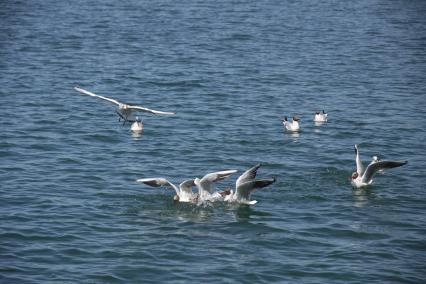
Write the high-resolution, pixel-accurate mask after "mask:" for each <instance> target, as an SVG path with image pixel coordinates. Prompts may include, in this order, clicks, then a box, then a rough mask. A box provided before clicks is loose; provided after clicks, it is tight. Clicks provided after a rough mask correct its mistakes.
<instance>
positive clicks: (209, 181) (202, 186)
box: [194, 170, 237, 202]
mask: <svg viewBox="0 0 426 284" xmlns="http://www.w3.org/2000/svg"><path fill="white" fill-rule="evenodd" d="M236 172H237V170H226V171H220V172H214V173H209V174H206V175H205V176H204V177H203V178H201V179H199V178H195V179H194V183H195V185H196V186H197V187H198V198H199V202H205V201H212V202H213V201H221V200H223V199H224V197H225V196H226V195H227V194H229V193H230V191H229V190H224V191H220V192H218V191H216V192H213V188H214V183H215V182H217V181H219V180H223V179H225V178H227V177H229V176H231V175H232V174H233V173H236Z"/></svg>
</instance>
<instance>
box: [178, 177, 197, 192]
mask: <svg viewBox="0 0 426 284" xmlns="http://www.w3.org/2000/svg"><path fill="white" fill-rule="evenodd" d="M194 185H195V183H194V180H193V179H189V180H185V181H183V182H182V183H181V184H180V185H179V188H180V190H181V191H183V192H185V193H188V194H192V193H193V192H192V187H193V186H194Z"/></svg>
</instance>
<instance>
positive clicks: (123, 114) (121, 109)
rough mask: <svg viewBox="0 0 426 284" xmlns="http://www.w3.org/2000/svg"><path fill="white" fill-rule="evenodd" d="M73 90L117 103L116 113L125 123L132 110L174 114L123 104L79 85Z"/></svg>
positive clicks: (129, 117)
mask: <svg viewBox="0 0 426 284" xmlns="http://www.w3.org/2000/svg"><path fill="white" fill-rule="evenodd" d="M74 90H76V91H78V92H80V93H82V94H85V95H89V96H91V97H96V98H100V99H102V100H105V101H109V102H111V103H113V104H116V105H118V109H117V110H116V113H117V114H118V116H119V117H120V118H121V119H123V121H124V122H123V124H124V123H126V122H127V121H129V120H131V119H132V112H133V111H134V112H148V113H152V114H162V115H174V114H175V113H174V112H165V111H159V110H153V109H149V108H146V107H142V106H134V105H129V104H125V103H121V102H119V101H117V100H114V99H110V98H107V97H103V96H99V95H96V94H94V93H92V92H89V91H87V90H84V89H82V88H79V87H74ZM120 118H119V119H118V121H120Z"/></svg>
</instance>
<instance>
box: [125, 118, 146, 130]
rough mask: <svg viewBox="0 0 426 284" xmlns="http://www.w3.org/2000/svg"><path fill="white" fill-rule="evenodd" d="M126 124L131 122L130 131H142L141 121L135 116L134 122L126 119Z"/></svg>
mask: <svg viewBox="0 0 426 284" xmlns="http://www.w3.org/2000/svg"><path fill="white" fill-rule="evenodd" d="M127 121H128V122H131V123H132V125H131V126H130V130H131V131H133V132H140V131H142V129H143V123H142V119H140V118H139V117H138V116H136V118H135V120H131V119H128V120H127Z"/></svg>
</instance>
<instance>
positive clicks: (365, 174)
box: [351, 144, 407, 188]
mask: <svg viewBox="0 0 426 284" xmlns="http://www.w3.org/2000/svg"><path fill="white" fill-rule="evenodd" d="M355 155H356V157H355V162H356V172H353V173H352V176H351V183H352V185H353V186H354V187H356V188H360V187H364V186H367V185H370V184H371V183H372V182H373V177H374V175H375V174H376V173H377V172H378V171H380V170H383V169H390V168H396V167H401V166H403V165H405V164H406V163H407V161H382V160H378V159H374V158H373V160H372V161H371V163H370V164H369V165H368V166H367V168H366V169H365V171H364V168H363V166H362V162H361V158H360V156H359V150H358V145H357V144H355Z"/></svg>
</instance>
